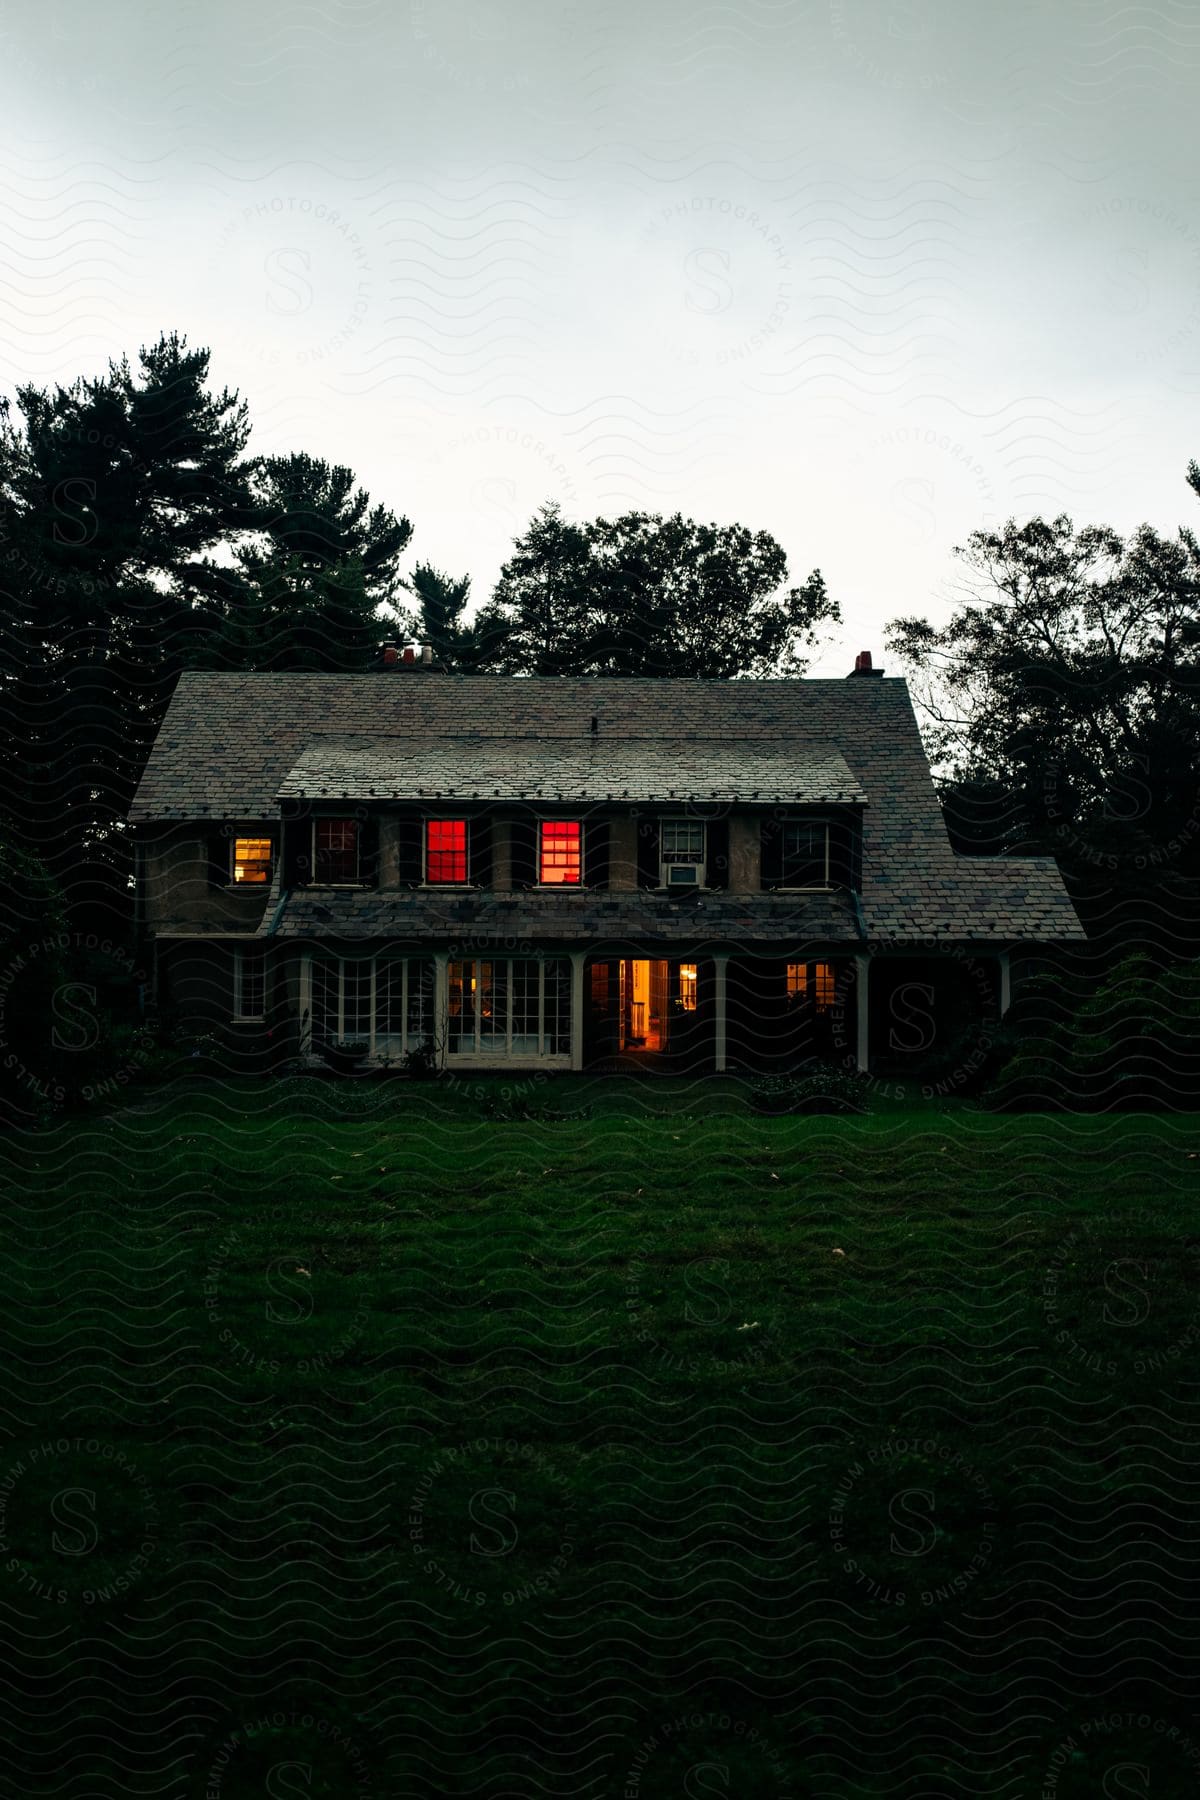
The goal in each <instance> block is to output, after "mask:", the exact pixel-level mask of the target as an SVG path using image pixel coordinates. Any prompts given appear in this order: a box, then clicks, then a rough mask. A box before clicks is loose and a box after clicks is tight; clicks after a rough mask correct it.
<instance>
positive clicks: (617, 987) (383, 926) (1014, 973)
mask: <svg viewBox="0 0 1200 1800" xmlns="http://www.w3.org/2000/svg"><path fill="white" fill-rule="evenodd" d="M130 823H131V830H132V834H133V841H134V846H135V868H136V886H137V906H138V919H139V925H140V929H141V931H142V933H143V934H144V938H145V940H146V946H147V952H148V956H149V959H150V965H151V967H152V968H153V970H154V992H155V998H156V1002H157V1005H158V1006H159V1008H160V1009H161V1010H164V1011H168V1010H169V1011H170V1012H171V1013H172V1014H173V1015H174V1016H175V1017H176V1018H177V1019H178V1020H179V1021H180V1022H181V1024H182V1025H183V1026H184V1028H185V1029H186V1030H188V1031H195V1032H209V1033H212V1034H214V1036H215V1037H216V1038H217V1040H218V1041H219V1042H220V1043H222V1044H224V1045H225V1046H227V1047H228V1050H229V1052H230V1054H231V1055H232V1054H240V1055H244V1056H246V1057H248V1058H251V1059H253V1058H255V1057H259V1056H264V1055H266V1054H267V1053H268V1052H269V1053H270V1055H271V1056H272V1057H276V1056H279V1055H281V1054H282V1055H288V1056H299V1057H302V1058H305V1059H312V1060H314V1061H315V1060H316V1059H317V1058H319V1057H321V1056H323V1055H325V1056H328V1055H334V1054H341V1055H342V1056H343V1057H349V1058H358V1059H359V1060H360V1061H361V1062H362V1063H364V1064H368V1065H369V1064H371V1063H375V1064H397V1063H399V1061H400V1060H401V1059H402V1058H403V1057H404V1056H405V1055H406V1054H408V1053H410V1052H413V1051H417V1050H419V1049H420V1048H421V1047H422V1046H423V1045H424V1046H427V1047H431V1054H432V1055H433V1056H434V1057H436V1061H437V1063H438V1064H439V1065H440V1066H441V1067H442V1068H443V1069H446V1070H450V1071H456V1070H464V1071H465V1070H475V1071H477V1070H480V1069H504V1070H524V1071H536V1070H547V1071H549V1070H555V1069H582V1068H596V1067H612V1066H622V1065H625V1066H632V1065H634V1064H638V1063H642V1064H645V1065H647V1066H660V1067H684V1068H692V1069H698V1070H699V1069H709V1070H718V1071H719V1070H724V1069H727V1068H737V1067H771V1066H782V1065H784V1064H786V1063H787V1062H789V1061H792V1060H794V1059H795V1058H797V1057H799V1056H802V1055H804V1054H807V1053H812V1052H814V1051H816V1052H822V1053H824V1054H827V1055H831V1056H834V1057H837V1058H839V1059H841V1060H844V1061H846V1062H849V1063H855V1064H857V1066H858V1067H859V1068H860V1069H868V1068H872V1069H876V1070H877V1071H880V1072H886V1071H899V1070H901V1069H903V1068H906V1067H911V1066H913V1064H914V1060H915V1059H918V1058H920V1057H921V1056H923V1055H928V1053H929V1052H930V1051H931V1050H936V1049H938V1048H945V1047H946V1046H947V1045H948V1044H949V1043H950V1041H951V1040H952V1038H954V1036H955V1035H956V1034H957V1033H960V1032H961V1031H962V1030H963V1029H964V1027H970V1025H971V1023H972V1021H974V1023H975V1025H977V1026H978V1027H979V1028H980V1029H984V1028H985V1027H986V1024H987V1021H988V1020H989V1019H994V1018H995V1017H996V1016H997V1015H998V1014H999V1013H1001V1012H1003V1011H1004V1009H1005V1008H1006V1007H1007V1005H1008V1004H1009V999H1010V995H1011V992H1012V984H1013V981H1014V980H1019V979H1020V978H1021V976H1022V973H1023V971H1025V970H1026V969H1028V968H1029V967H1030V966H1031V964H1033V963H1034V962H1035V961H1036V960H1037V959H1038V958H1039V957H1042V956H1044V955H1045V954H1046V953H1047V952H1048V951H1052V950H1053V947H1054V946H1056V945H1061V944H1063V943H1064V942H1068V941H1075V940H1079V939H1081V938H1082V936H1083V932H1082V929H1081V927H1080V925H1079V921H1078V919H1077V918H1076V916H1075V913H1074V910H1073V908H1072V906H1071V902H1070V900H1069V898H1068V896H1067V894H1066V891H1065V889H1064V887H1063V884H1062V880H1061V878H1060V876H1059V874H1058V871H1057V868H1056V867H1055V864H1054V862H1053V861H1052V860H1051V859H1048V858H1020V859H1017V858H990V857H988V858H982V857H962V856H958V855H956V854H955V853H954V851H953V850H952V849H951V846H950V842H949V840H948V838H947V835H946V830H945V826H944V823H943V820H942V815H941V810H940V808H939V805H938V802H937V798H936V795H935V792H934V788H933V784H932V780H931V777H930V771H929V766H928V763H927V760H926V757H925V754H924V751H923V749H922V745H921V739H920V734H919V732H918V729H917V724H916V720H915V718H914V715H913V710H912V705H911V702H910V699H909V695H908V691H907V689H906V686H905V684H904V682H903V681H901V680H895V679H889V678H886V677H884V676H882V675H881V674H880V673H879V672H878V671H875V670H873V669H872V668H871V666H870V657H869V656H866V655H863V656H860V657H859V659H858V662H857V664H856V667H855V670H854V673H853V675H851V676H850V677H849V678H847V679H842V680H783V681H732V682H721V681H712V682H706V681H688V680H682V681H681V680H664V681H655V680H632V679H631V680H623V679H607V680H585V679H579V680H576V679H571V678H558V679H542V678H536V677H534V678H529V679H516V678H510V677H502V676H500V677H494V676H457V675H447V674H444V673H442V672H440V671H439V670H438V669H436V668H435V667H433V666H432V665H431V663H430V662H429V660H428V658H427V656H422V655H420V654H418V655H413V653H411V652H407V651H406V652H405V653H404V655H403V656H399V655H397V654H396V653H395V652H394V651H393V652H391V653H389V654H388V655H387V656H386V657H385V660H384V662H383V663H382V664H381V666H380V667H378V668H377V669H374V670H372V671H370V672H368V673H364V674H361V675H308V674H249V675H241V674H185V675H183V676H182V677H181V679H180V681H179V684H178V688H177V690H176V693H175V696H174V698H173V700H172V702H171V705H170V707H169V709H168V712H167V715H166V718H165V719H164V721H163V725H162V728H161V730H160V732H159V734H158V738H157V741H156V743H155V745H154V749H153V752H152V754H151V756H150V759H149V762H148V764H147V767H146V770H145V773H144V775H143V777H142V781H141V784H140V786H139V788H138V791H137V795H136V797H135V800H134V804H133V808H132V812H131V818H130ZM338 1047H340V1051H339V1049H338Z"/></svg>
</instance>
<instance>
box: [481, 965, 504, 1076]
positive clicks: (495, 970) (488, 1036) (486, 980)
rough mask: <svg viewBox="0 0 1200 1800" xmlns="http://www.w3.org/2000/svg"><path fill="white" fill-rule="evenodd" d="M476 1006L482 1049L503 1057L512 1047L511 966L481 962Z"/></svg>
mask: <svg viewBox="0 0 1200 1800" xmlns="http://www.w3.org/2000/svg"><path fill="white" fill-rule="evenodd" d="M477 967H478V970H479V975H478V980H479V987H478V991H477V994H476V1005H477V1007H478V1011H479V1048H480V1049H481V1050H482V1051H484V1052H485V1053H490V1054H492V1055H495V1056H503V1055H504V1054H505V1052H506V1050H507V1048H508V964H507V963H506V962H481V963H479V964H478V965H477Z"/></svg>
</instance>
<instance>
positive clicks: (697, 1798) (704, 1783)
mask: <svg viewBox="0 0 1200 1800" xmlns="http://www.w3.org/2000/svg"><path fill="white" fill-rule="evenodd" d="M683 1791H684V1793H685V1794H687V1795H688V1800H704V1795H705V1794H727V1793H728V1792H729V1765H728V1763H711V1762H710V1763H693V1764H692V1766H691V1768H690V1769H689V1770H688V1772H687V1774H686V1775H685V1776H684V1778H683Z"/></svg>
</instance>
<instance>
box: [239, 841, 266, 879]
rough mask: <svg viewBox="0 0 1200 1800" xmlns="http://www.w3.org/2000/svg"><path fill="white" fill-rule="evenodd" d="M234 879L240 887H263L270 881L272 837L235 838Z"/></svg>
mask: <svg viewBox="0 0 1200 1800" xmlns="http://www.w3.org/2000/svg"><path fill="white" fill-rule="evenodd" d="M233 879H234V883H235V885H236V886H238V887H242V886H243V885H244V886H246V887H262V886H264V885H265V884H266V883H268V882H269V881H270V879H271V840H270V838H251V837H240V838H234V840H233Z"/></svg>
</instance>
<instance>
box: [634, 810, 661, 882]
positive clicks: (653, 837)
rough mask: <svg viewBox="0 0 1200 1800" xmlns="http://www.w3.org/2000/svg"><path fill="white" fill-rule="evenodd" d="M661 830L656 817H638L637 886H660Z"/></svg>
mask: <svg viewBox="0 0 1200 1800" xmlns="http://www.w3.org/2000/svg"><path fill="white" fill-rule="evenodd" d="M661 837H662V832H661V830H660V828H659V822H658V820H657V819H651V818H645V817H643V818H639V820H638V827H637V861H638V886H639V887H644V888H656V887H661V886H662V869H661V866H660V864H661V858H660V856H659V841H660V839H661Z"/></svg>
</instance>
